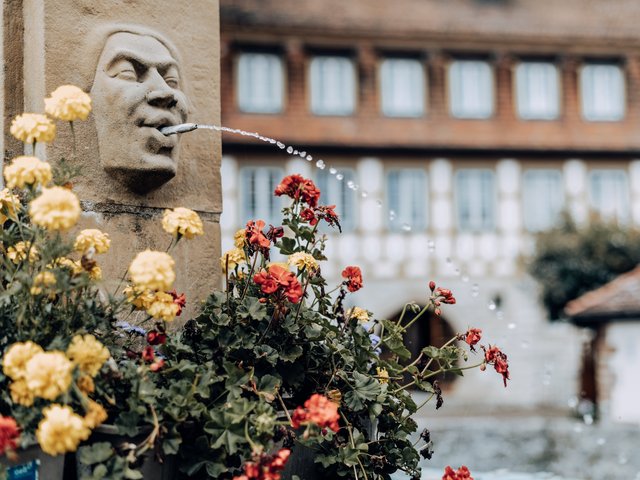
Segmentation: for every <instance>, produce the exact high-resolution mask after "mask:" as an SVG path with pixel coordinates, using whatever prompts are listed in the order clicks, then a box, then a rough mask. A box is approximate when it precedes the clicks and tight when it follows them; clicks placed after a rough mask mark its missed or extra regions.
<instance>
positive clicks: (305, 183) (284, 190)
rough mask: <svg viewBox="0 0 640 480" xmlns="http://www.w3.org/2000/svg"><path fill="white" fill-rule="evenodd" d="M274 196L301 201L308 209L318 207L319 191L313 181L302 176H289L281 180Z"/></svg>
mask: <svg viewBox="0 0 640 480" xmlns="http://www.w3.org/2000/svg"><path fill="white" fill-rule="evenodd" d="M274 194H275V195H276V196H278V197H280V196H282V195H286V196H288V197H291V198H293V199H295V200H302V201H303V202H305V203H307V204H308V205H309V206H310V207H315V206H316V205H318V200H319V199H320V190H318V188H317V187H316V185H315V184H314V183H313V181H311V180H309V179H308V178H304V177H303V176H302V175H289V176H287V177H284V178H283V179H282V182H280V185H278V186H277V187H276V190H275V192H274Z"/></svg>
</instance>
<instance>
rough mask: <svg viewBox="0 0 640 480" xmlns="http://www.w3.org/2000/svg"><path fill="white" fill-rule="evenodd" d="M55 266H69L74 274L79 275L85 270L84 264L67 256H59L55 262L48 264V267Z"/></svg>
mask: <svg viewBox="0 0 640 480" xmlns="http://www.w3.org/2000/svg"><path fill="white" fill-rule="evenodd" d="M55 267H59V268H67V269H69V270H70V271H71V273H72V274H73V275H79V274H81V273H82V272H84V269H83V268H82V265H80V262H76V261H74V260H71V259H70V258H67V257H58V258H56V259H54V260H53V262H51V263H50V264H49V265H47V268H55Z"/></svg>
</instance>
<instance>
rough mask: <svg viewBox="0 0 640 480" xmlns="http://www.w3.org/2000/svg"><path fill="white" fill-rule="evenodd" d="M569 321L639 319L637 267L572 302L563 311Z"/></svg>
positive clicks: (639, 293)
mask: <svg viewBox="0 0 640 480" xmlns="http://www.w3.org/2000/svg"><path fill="white" fill-rule="evenodd" d="M564 311H565V313H566V315H567V316H568V317H570V318H571V320H573V321H578V322H579V321H580V320H585V319H588V318H598V319H599V320H613V319H616V318H628V317H638V318H640V266H638V267H636V268H635V269H634V270H631V271H630V272H627V273H625V274H622V275H620V276H619V277H616V278H615V279H614V280H612V281H610V282H609V283H607V284H606V285H603V286H602V287H600V288H597V289H595V290H592V291H590V292H587V293H585V294H584V295H582V296H581V297H578V298H576V299H575V300H572V301H571V302H569V303H568V304H567V306H566V307H565V309H564Z"/></svg>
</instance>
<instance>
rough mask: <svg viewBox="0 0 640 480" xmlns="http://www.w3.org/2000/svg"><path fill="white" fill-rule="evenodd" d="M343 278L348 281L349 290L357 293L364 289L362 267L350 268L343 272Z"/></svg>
mask: <svg viewBox="0 0 640 480" xmlns="http://www.w3.org/2000/svg"><path fill="white" fill-rule="evenodd" d="M342 277H343V278H346V279H347V289H348V290H349V291H350V292H357V291H358V290H360V289H361V288H362V272H361V271H360V267H355V266H349V267H347V268H345V269H344V270H343V271H342Z"/></svg>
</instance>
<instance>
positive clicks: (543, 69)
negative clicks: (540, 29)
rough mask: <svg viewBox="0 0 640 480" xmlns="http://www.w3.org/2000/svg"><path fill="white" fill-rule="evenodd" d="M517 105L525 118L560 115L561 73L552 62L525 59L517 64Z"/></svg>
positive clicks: (552, 118) (538, 118) (520, 115)
mask: <svg viewBox="0 0 640 480" xmlns="http://www.w3.org/2000/svg"><path fill="white" fill-rule="evenodd" d="M515 80H516V106H517V112H518V116H519V117H520V118H522V119H523V120H555V119H557V118H558V117H559V116H560V75H559V72H558V67H557V66H556V65H555V64H554V63H551V62H541V61H523V62H520V63H519V64H518V65H517V66H516V75H515Z"/></svg>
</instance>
